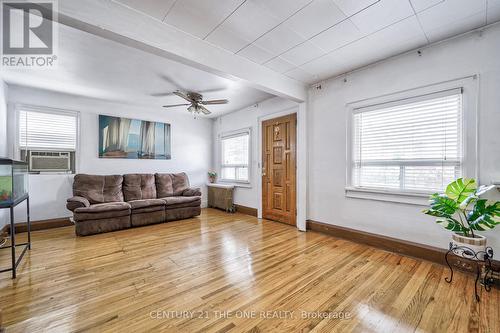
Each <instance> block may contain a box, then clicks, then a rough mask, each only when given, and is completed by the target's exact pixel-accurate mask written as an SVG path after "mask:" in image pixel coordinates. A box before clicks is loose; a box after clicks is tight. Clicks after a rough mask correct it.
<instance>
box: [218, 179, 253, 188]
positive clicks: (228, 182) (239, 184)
mask: <svg viewBox="0 0 500 333" xmlns="http://www.w3.org/2000/svg"><path fill="white" fill-rule="evenodd" d="M216 184H222V185H231V186H234V187H243V188H252V184H250V182H235V181H231V180H223V179H220V180H219V181H218V182H217V183H216Z"/></svg>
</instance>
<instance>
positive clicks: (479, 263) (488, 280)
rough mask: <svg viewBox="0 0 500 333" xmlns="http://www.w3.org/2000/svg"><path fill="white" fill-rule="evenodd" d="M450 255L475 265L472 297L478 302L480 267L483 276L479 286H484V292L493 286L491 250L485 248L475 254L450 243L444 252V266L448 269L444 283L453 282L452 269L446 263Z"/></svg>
mask: <svg viewBox="0 0 500 333" xmlns="http://www.w3.org/2000/svg"><path fill="white" fill-rule="evenodd" d="M450 254H452V255H455V256H457V257H459V258H464V259H469V260H470V261H472V262H474V263H476V281H475V282H474V296H475V298H476V301H477V302H479V301H480V298H479V295H478V294H477V283H478V282H479V279H480V277H481V267H484V276H483V278H482V280H481V284H482V285H483V286H484V290H486V291H487V292H490V291H491V285H492V284H493V270H492V268H491V259H493V249H492V248H491V247H489V246H488V247H487V248H486V250H485V251H479V252H475V251H474V250H472V249H471V248H469V247H466V246H457V245H455V244H453V243H451V242H450V248H449V250H448V251H447V252H446V254H445V257H444V259H445V260H446V264H448V267H449V268H450V277H449V278H448V277H446V278H445V281H446V282H448V283H451V281H453V267H451V264H450V262H449V261H448V256H449V255H450Z"/></svg>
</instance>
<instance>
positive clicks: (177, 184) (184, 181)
mask: <svg viewBox="0 0 500 333" xmlns="http://www.w3.org/2000/svg"><path fill="white" fill-rule="evenodd" d="M170 176H172V187H173V188H174V196H177V195H182V192H184V190H187V189H188V188H189V179H188V176H187V175H186V173H185V172H181V173H172V174H170Z"/></svg>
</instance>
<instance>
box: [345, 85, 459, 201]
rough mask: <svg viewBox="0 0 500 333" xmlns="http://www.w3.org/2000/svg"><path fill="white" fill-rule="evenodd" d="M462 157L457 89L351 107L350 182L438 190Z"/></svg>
mask: <svg viewBox="0 0 500 333" xmlns="http://www.w3.org/2000/svg"><path fill="white" fill-rule="evenodd" d="M462 157H463V156H462V92H461V89H454V90H450V91H445V92H440V93H436V94H432V95H427V96H424V97H419V98H414V99H409V100H404V101H399V102H393V103H388V104H382V105H376V106H371V107H367V108H362V109H357V110H354V114H353V147H352V173H351V177H352V179H351V182H352V185H353V186H354V187H361V188H363V187H366V188H381V189H388V190H398V191H411V192H431V191H440V190H443V189H444V187H445V186H446V185H447V184H448V183H449V182H451V181H452V180H453V179H455V178H457V177H460V176H461V174H462V160H463V158H462Z"/></svg>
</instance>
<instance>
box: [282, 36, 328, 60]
mask: <svg viewBox="0 0 500 333" xmlns="http://www.w3.org/2000/svg"><path fill="white" fill-rule="evenodd" d="M325 53H326V52H325V51H324V50H322V49H320V48H319V47H316V46H315V45H314V44H312V43H311V42H307V41H306V42H304V43H302V44H300V45H298V46H296V47H294V48H293V49H291V50H290V51H287V52H285V53H283V54H282V55H281V57H282V58H283V59H285V60H287V61H288V62H291V63H292V64H295V65H296V66H300V65H302V64H303V63H305V62H308V61H310V60H312V59H314V58H318V57H320V56H322V55H324V54H325Z"/></svg>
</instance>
